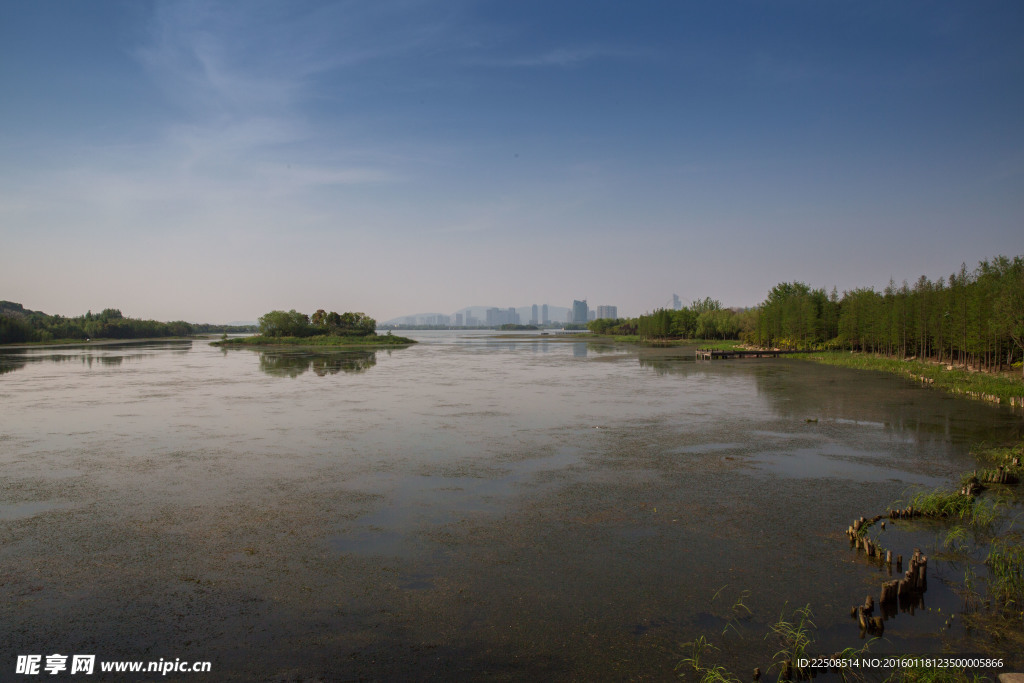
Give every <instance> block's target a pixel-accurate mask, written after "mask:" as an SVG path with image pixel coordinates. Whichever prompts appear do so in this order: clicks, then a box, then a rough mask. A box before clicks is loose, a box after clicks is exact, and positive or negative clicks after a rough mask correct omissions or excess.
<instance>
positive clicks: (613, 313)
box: [597, 306, 619, 319]
mask: <svg viewBox="0 0 1024 683" xmlns="http://www.w3.org/2000/svg"><path fill="white" fill-rule="evenodd" d="M597 317H598V318H612V319H616V318H618V317H619V307H618V306H598V307H597Z"/></svg>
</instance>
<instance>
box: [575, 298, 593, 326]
mask: <svg viewBox="0 0 1024 683" xmlns="http://www.w3.org/2000/svg"><path fill="white" fill-rule="evenodd" d="M589 318H590V308H589V307H588V306H587V300H586V299H584V300H583V301H577V300H575V299H573V302H572V322H574V323H585V322H587V320H588V319H589Z"/></svg>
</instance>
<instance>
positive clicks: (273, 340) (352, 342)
mask: <svg viewBox="0 0 1024 683" xmlns="http://www.w3.org/2000/svg"><path fill="white" fill-rule="evenodd" d="M415 343H416V340H415V339H409V338H408V337H399V336H398V335H396V334H374V335H367V336H362V337H360V336H346V337H342V336H337V335H331V334H318V335H314V336H312V337H265V336H262V335H258V334H257V335H253V336H251V337H235V338H233V339H221V340H220V341H215V342H211V343H210V345H211V346H226V347H250V346H409V345H410V344H415Z"/></svg>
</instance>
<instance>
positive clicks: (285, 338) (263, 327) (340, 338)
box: [211, 308, 416, 347]
mask: <svg viewBox="0 0 1024 683" xmlns="http://www.w3.org/2000/svg"><path fill="white" fill-rule="evenodd" d="M259 323H260V324H259V334H256V335H253V336H249V337H234V338H230V339H229V338H228V337H227V335H225V336H224V338H222V339H221V340H220V341H215V342H211V345H212V346H226V347H232V346H241V347H247V346H408V345H410V344H415V343H416V340H415V339H409V338H408V337H399V336H398V335H393V334H391V333H390V332H388V333H387V334H377V321H376V320H374V319H373V318H371V317H370V316H368V315H366V314H365V313H351V312H349V313H335V312H334V311H331V312H330V313H328V312H326V311H324V309H322V308H321V309H319V310H318V311H317V312H316V313H314V314H313V315H312V316H309V315H306V314H305V313H299V312H298V311H296V310H295V309H294V308H293V309H292V310H290V311H271V312H270V313H267V314H266V315H263V316H261V317H260V320H259Z"/></svg>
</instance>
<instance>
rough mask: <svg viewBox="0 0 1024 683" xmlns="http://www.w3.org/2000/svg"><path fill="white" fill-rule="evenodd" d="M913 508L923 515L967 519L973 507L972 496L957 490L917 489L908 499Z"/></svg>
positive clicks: (969, 517)
mask: <svg viewBox="0 0 1024 683" xmlns="http://www.w3.org/2000/svg"><path fill="white" fill-rule="evenodd" d="M910 504H911V505H912V506H913V508H914V509H915V510H917V511H918V512H920V513H921V514H922V515H924V516H925V517H950V518H954V519H959V520H961V521H969V520H970V519H971V512H972V510H973V508H974V497H973V496H965V495H963V494H961V493H960V492H959V491H943V490H941V489H937V490H935V491H919V492H918V493H916V494H914V497H913V498H911V499H910Z"/></svg>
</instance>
